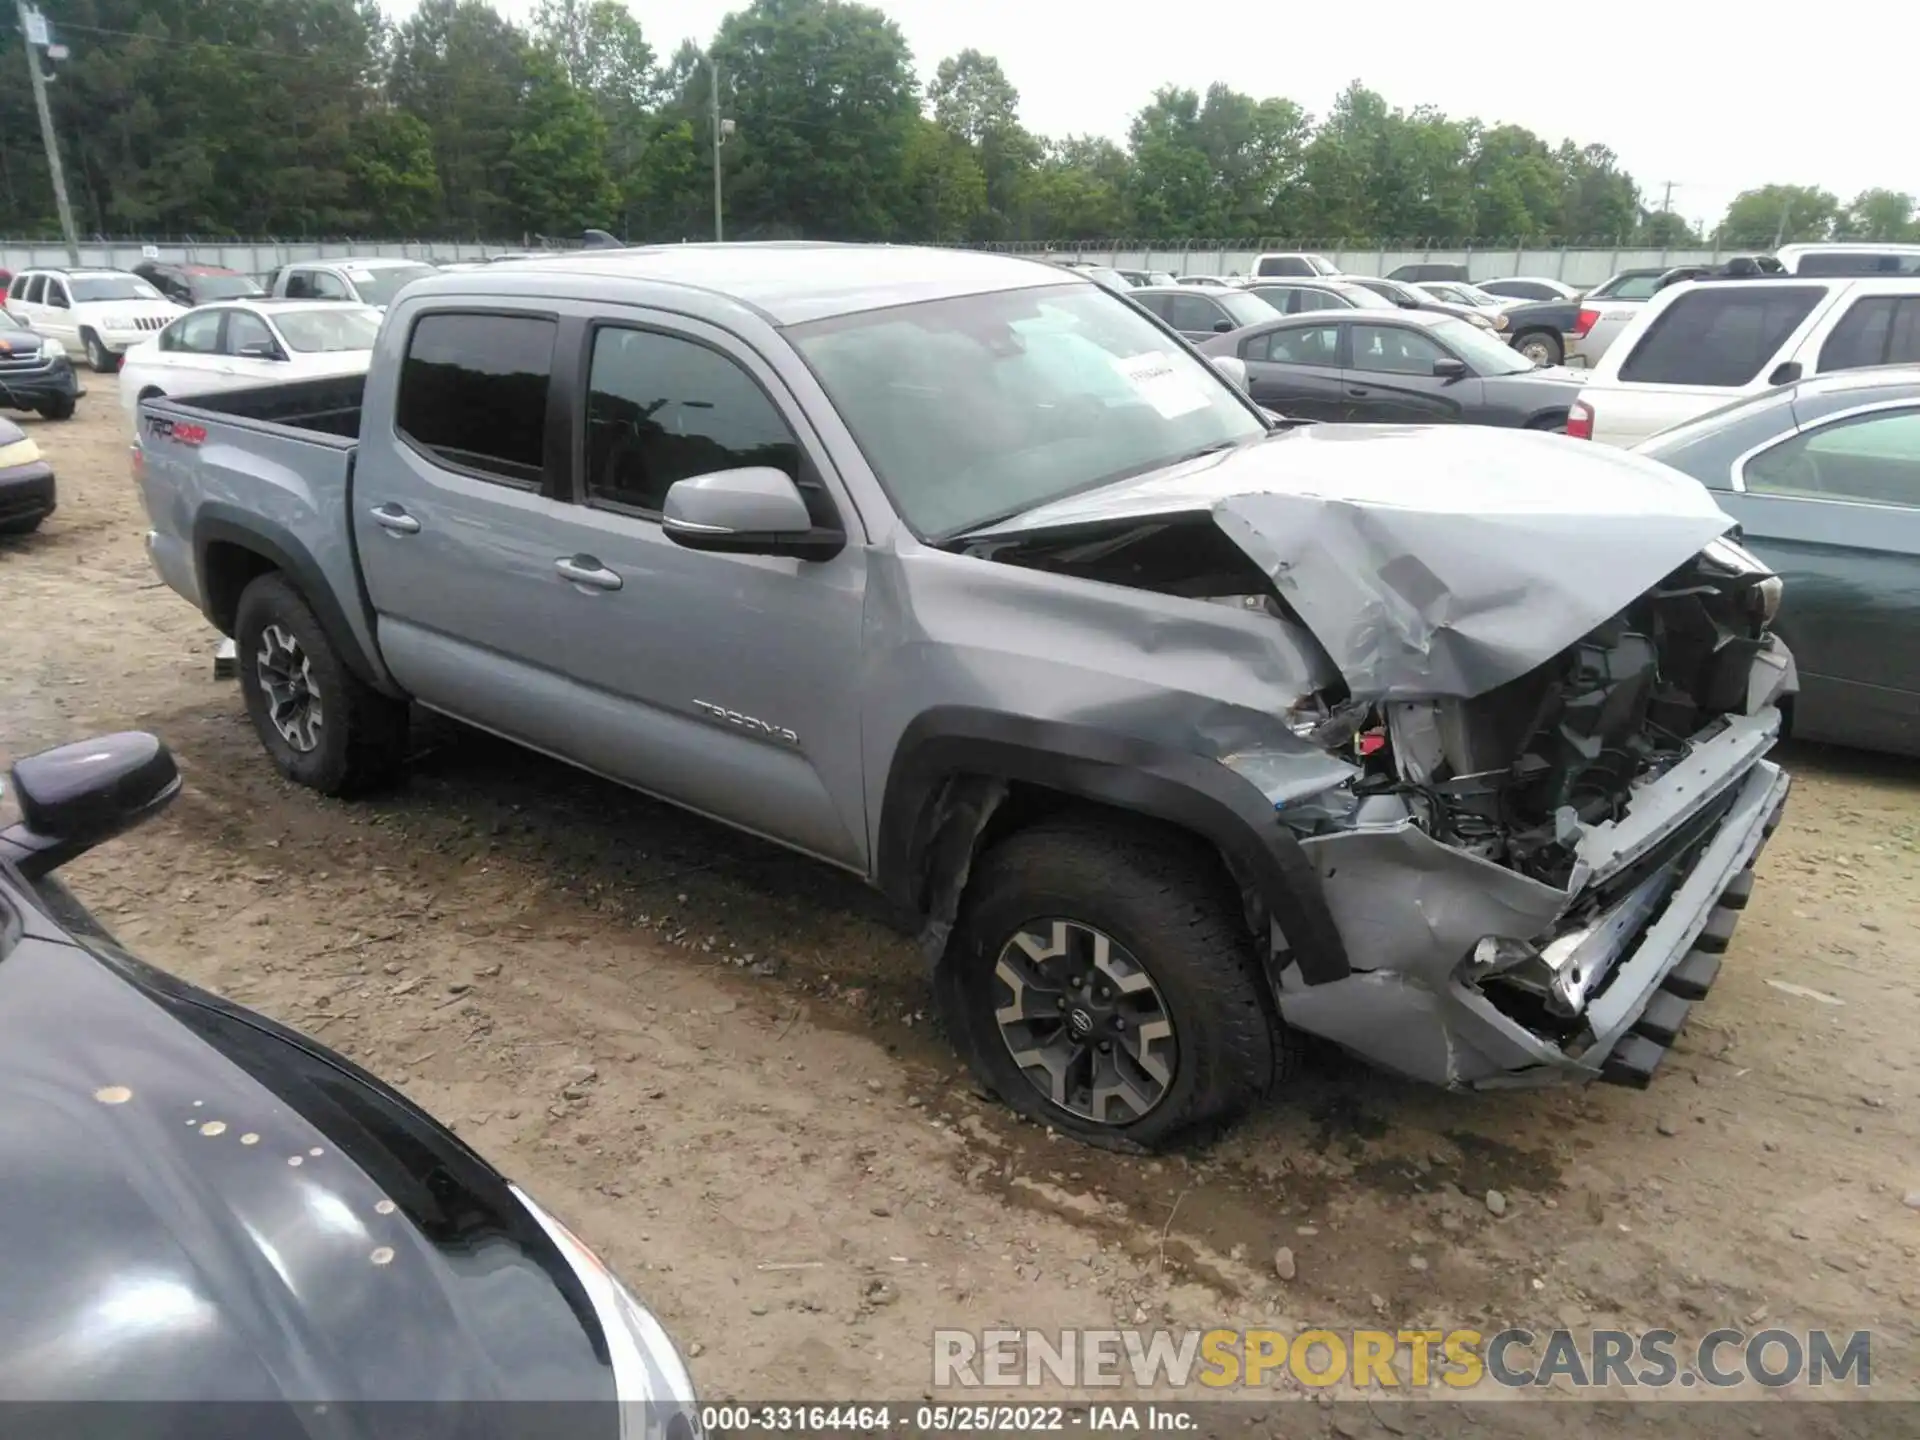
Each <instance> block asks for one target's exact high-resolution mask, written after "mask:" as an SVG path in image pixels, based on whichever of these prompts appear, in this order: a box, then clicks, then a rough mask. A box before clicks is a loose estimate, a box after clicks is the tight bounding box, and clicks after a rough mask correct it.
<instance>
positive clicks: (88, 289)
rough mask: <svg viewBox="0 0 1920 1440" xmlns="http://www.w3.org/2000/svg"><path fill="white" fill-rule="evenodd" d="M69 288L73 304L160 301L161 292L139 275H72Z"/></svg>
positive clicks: (68, 281) (68, 282)
mask: <svg viewBox="0 0 1920 1440" xmlns="http://www.w3.org/2000/svg"><path fill="white" fill-rule="evenodd" d="M67 287H68V288H69V289H70V290H72V291H73V303H74V304H76V305H83V304H85V303H86V302H88V301H90V300H159V299H162V298H163V297H162V296H161V294H160V292H159V291H158V290H156V289H154V288H153V286H151V285H149V284H148V283H147V282H146V281H144V280H142V279H141V278H140V277H139V276H138V275H70V276H68V277H67Z"/></svg>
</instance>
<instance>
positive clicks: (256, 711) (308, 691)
mask: <svg viewBox="0 0 1920 1440" xmlns="http://www.w3.org/2000/svg"><path fill="white" fill-rule="evenodd" d="M233 639H234V648H235V650H236V651H237V652H238V657H239V661H240V691H241V693H242V694H243V695H244V696H245V697H246V702H247V715H248V717H249V718H250V719H251V720H252V721H253V728H254V731H255V733H257V734H258V735H259V736H260V743H261V744H262V745H264V746H265V747H266V751H267V754H268V755H269V756H271V757H272V759H273V763H274V765H275V766H277V767H278V768H279V771H280V773H281V774H282V775H285V776H286V777H287V778H288V779H289V780H292V781H295V782H297V783H298V784H301V785H305V786H307V787H308V788H310V789H313V790H318V791H319V792H320V793H321V794H323V795H346V794H350V793H353V792H355V791H360V790H367V789H371V788H374V787H376V786H378V785H381V784H384V783H386V782H388V781H390V780H392V779H393V778H394V776H395V775H396V774H398V772H399V770H400V766H401V764H402V762H403V761H404V759H405V756H406V743H407V707H406V706H405V705H404V704H403V703H402V702H400V701H397V700H393V699H389V698H388V697H387V696H385V695H382V694H381V693H380V692H379V691H377V690H375V689H374V688H373V687H372V686H370V685H368V684H367V683H366V682H365V681H364V680H362V679H361V678H360V677H359V676H357V675H355V674H354V673H353V671H352V670H350V669H349V668H348V667H347V665H346V664H345V662H344V661H342V660H341V658H340V655H339V652H338V651H336V650H335V649H334V647H333V644H332V642H331V641H329V640H328V639H327V634H326V631H325V630H323V629H322V628H321V626H320V622H319V620H318V619H317V618H316V617H315V616H314V613H313V609H312V607H311V606H309V605H308V604H307V602H306V601H305V600H304V599H303V598H302V597H301V595H300V592H299V591H298V590H296V589H295V588H294V587H293V586H292V585H291V584H289V583H288V582H287V580H286V579H285V578H284V577H283V576H281V575H279V574H268V575H262V576H259V577H258V578H257V579H255V580H254V581H253V582H252V583H251V584H249V585H248V586H247V588H246V589H245V590H244V591H243V592H242V593H241V595H240V604H239V608H238V610H237V611H236V613H235V619H234V627H233Z"/></svg>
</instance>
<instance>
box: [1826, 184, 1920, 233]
mask: <svg viewBox="0 0 1920 1440" xmlns="http://www.w3.org/2000/svg"><path fill="white" fill-rule="evenodd" d="M1834 235H1835V237H1836V238H1838V239H1842V240H1913V239H1917V238H1920V225H1915V224H1914V219H1913V196H1911V195H1908V194H1905V193H1903V192H1901V191H1899V190H1862V191H1861V192H1860V193H1859V194H1858V195H1856V196H1854V197H1853V203H1852V204H1851V205H1849V206H1847V211H1846V214H1844V215H1842V216H1841V217H1840V219H1839V221H1838V223H1837V224H1836V225H1835V226H1834Z"/></svg>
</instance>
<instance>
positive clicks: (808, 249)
mask: <svg viewBox="0 0 1920 1440" xmlns="http://www.w3.org/2000/svg"><path fill="white" fill-rule="evenodd" d="M518 275H541V276H552V275H568V276H577V277H579V278H582V279H588V280H595V281H605V280H635V281H646V282H651V283H655V284H667V285H676V286H684V287H686V288H688V289H694V290H703V291H706V292H708V293H710V294H712V295H715V296H721V297H725V298H728V299H732V300H736V301H739V302H741V303H743V304H746V305H750V306H752V307H753V308H754V309H756V310H759V311H760V312H761V313H762V314H764V315H765V316H766V317H767V318H768V319H769V320H771V321H772V322H773V323H774V324H776V325H799V324H804V323H805V322H807V321H809V320H823V319H826V318H827V317H829V316H833V315H850V314H853V313H855V312H856V311H861V310H880V309H885V308H886V307H888V306H892V305H909V304H914V303H916V302H920V301H925V300H944V299H948V298H950V297H952V296H956V295H981V294H986V293H989V292H992V291H996V290H1017V289H1022V288H1027V287H1039V286H1045V285H1063V284H1065V285H1072V284H1092V283H1093V282H1092V281H1089V280H1086V279H1084V278H1083V277H1082V276H1080V275H1078V274H1077V273H1076V272H1074V271H1073V270H1070V269H1067V268H1066V267H1063V266H1059V265H1048V264H1043V263H1040V262H1038V261H1035V260H1029V259H1022V258H1019V257H1016V256H1011V255H993V254H988V253H986V252H983V251H978V250H941V249H934V248H932V247H926V246H914V245H846V244H832V243H827V242H823V241H787V240H776V241H756V242H753V243H749V244H721V245H716V244H704V245H650V246H642V247H636V248H634V249H629V250H567V251H559V252H556V253H554V254H552V255H542V256H538V257H533V258H529V259H525V260H502V261H499V262H497V263H495V264H492V265H488V266H486V267H485V268H484V269H483V270H467V271H459V272H455V273H453V274H450V275H446V276H444V277H443V278H435V279H427V280H417V281H415V282H414V284H413V285H412V286H410V287H409V291H410V292H411V293H419V292H422V291H440V290H443V289H444V290H448V291H459V290H468V289H471V287H472V286H473V284H474V282H475V281H476V280H483V281H485V282H491V281H494V280H496V279H504V278H505V277H507V276H518Z"/></svg>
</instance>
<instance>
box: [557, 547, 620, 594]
mask: <svg viewBox="0 0 1920 1440" xmlns="http://www.w3.org/2000/svg"><path fill="white" fill-rule="evenodd" d="M553 568H554V569H555V570H557V571H559V572H560V578H561V579H563V580H570V581H572V582H573V583H574V584H575V585H585V586H587V587H588V588H590V589H593V590H618V589H619V588H620V587H621V585H623V584H624V583H626V582H624V581H623V580H621V578H620V577H619V576H618V575H617V574H615V573H614V572H613V571H611V570H609V569H607V567H606V566H604V565H602V564H601V563H600V562H599V561H598V560H596V559H594V558H593V556H591V555H563V556H561V557H560V558H559V559H558V560H556V561H554V562H553Z"/></svg>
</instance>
